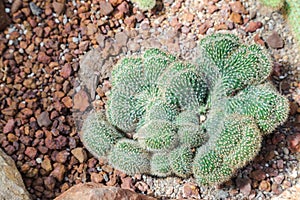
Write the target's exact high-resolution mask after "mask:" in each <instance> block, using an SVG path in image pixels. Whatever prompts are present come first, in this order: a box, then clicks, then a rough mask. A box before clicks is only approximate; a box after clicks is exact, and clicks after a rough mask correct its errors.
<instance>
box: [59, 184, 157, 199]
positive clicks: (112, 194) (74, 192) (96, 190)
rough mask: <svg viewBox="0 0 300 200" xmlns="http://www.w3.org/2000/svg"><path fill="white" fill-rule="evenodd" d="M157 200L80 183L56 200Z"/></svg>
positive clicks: (117, 189)
mask: <svg viewBox="0 0 300 200" xmlns="http://www.w3.org/2000/svg"><path fill="white" fill-rule="evenodd" d="M77 199H80V200H92V199H101V200H127V199H128V200H129V199H130V200H156V198H153V197H149V196H145V195H142V194H137V193H135V192H132V191H130V190H126V189H121V188H117V187H106V186H103V185H102V184H99V183H98V184H97V183H84V184H83V183H80V184H78V185H75V186H73V187H71V188H70V189H69V190H68V191H66V192H64V193H63V194H61V195H60V196H58V197H57V198H55V200H77Z"/></svg>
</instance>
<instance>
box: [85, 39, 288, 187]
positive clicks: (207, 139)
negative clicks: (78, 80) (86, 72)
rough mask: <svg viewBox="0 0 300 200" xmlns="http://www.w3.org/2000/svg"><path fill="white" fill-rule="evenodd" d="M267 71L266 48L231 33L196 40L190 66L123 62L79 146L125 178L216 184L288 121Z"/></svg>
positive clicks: (160, 58)
mask: <svg viewBox="0 0 300 200" xmlns="http://www.w3.org/2000/svg"><path fill="white" fill-rule="evenodd" d="M270 72H271V62H270V59H269V57H268V55H267V54H266V52H265V51H264V49H262V48H261V47H259V46H257V45H250V46H246V45H244V44H241V43H240V42H239V39H238V38H237V37H236V36H234V35H231V34H214V35H210V36H207V37H206V38H205V39H203V40H202V41H200V43H199V46H198V55H197V60H196V62H195V64H189V63H186V62H182V61H180V60H179V59H177V58H176V57H175V56H172V55H169V54H168V53H165V52H163V51H161V50H159V49H149V50H146V51H145V53H144V54H143V55H141V56H136V57H129V58H123V59H122V60H120V61H119V62H118V63H117V65H116V67H115V68H114V69H113V72H112V79H111V82H112V90H111V93H110V96H109V101H108V104H107V108H106V115H104V114H102V113H93V114H91V115H90V116H89V117H88V118H87V119H86V120H85V122H84V126H83V133H82V141H83V143H84V145H85V146H86V147H87V149H88V150H89V151H90V152H91V153H92V154H93V155H95V156H97V157H105V158H107V159H108V162H109V163H110V164H111V165H112V166H113V167H115V168H117V169H119V170H121V171H123V172H125V173H127V174H130V175H134V174H136V173H143V174H151V175H155V176H159V177H166V176H170V175H175V176H179V177H183V178H186V177H189V176H191V175H193V176H194V177H195V178H196V180H197V182H198V183H199V184H209V185H211V184H219V183H222V182H223V181H226V180H228V179H229V178H230V177H231V176H232V175H233V174H234V173H235V171H236V170H237V169H238V168H240V167H243V166H244V165H245V164H246V163H247V162H249V161H250V160H252V159H253V158H254V157H255V155H256V154H257V153H258V152H259V150H260V146H261V140H262V137H263V136H264V135H266V134H268V133H271V132H272V131H273V130H274V129H275V128H276V127H277V126H278V125H280V124H282V123H283V122H284V121H285V120H286V118H287V116H288V111H289V107H288V101H287V99H286V98H285V97H283V96H282V95H280V94H279V93H278V92H277V91H276V89H275V88H274V86H272V84H271V83H270V82H269V81H268V80H267V77H268V76H269V74H270ZM129 136H130V138H129Z"/></svg>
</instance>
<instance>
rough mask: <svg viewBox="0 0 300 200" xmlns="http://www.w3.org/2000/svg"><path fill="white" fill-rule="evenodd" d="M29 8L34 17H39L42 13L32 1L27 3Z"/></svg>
mask: <svg viewBox="0 0 300 200" xmlns="http://www.w3.org/2000/svg"><path fill="white" fill-rule="evenodd" d="M29 7H30V10H31V12H32V14H34V15H40V14H41V13H42V9H40V8H39V7H38V6H37V5H36V4H35V3H34V2H33V1H31V2H30V3H29Z"/></svg>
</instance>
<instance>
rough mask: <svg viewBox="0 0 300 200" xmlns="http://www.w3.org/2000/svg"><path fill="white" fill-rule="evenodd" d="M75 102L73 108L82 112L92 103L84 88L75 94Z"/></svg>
mask: <svg viewBox="0 0 300 200" xmlns="http://www.w3.org/2000/svg"><path fill="white" fill-rule="evenodd" d="M73 102H74V106H73V108H74V109H76V110H79V111H81V112H83V111H85V110H86V109H87V108H88V107H89V105H90V103H89V98H88V95H87V93H86V92H85V91H83V90H80V91H79V92H78V93H76V94H75V96H74V99H73Z"/></svg>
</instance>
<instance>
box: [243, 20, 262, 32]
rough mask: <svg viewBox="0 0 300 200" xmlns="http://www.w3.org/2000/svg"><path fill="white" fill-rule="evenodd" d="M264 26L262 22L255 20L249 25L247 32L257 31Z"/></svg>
mask: <svg viewBox="0 0 300 200" xmlns="http://www.w3.org/2000/svg"><path fill="white" fill-rule="evenodd" d="M261 27H262V23H261V22H254V21H251V22H250V23H249V24H248V26H247V27H246V29H245V31H246V32H250V33H253V32H255V31H256V30H257V29H259V28H261Z"/></svg>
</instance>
